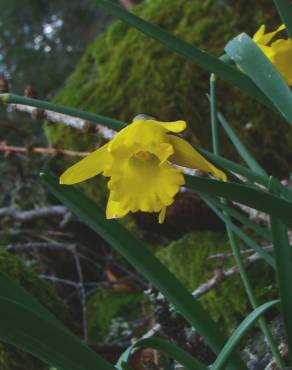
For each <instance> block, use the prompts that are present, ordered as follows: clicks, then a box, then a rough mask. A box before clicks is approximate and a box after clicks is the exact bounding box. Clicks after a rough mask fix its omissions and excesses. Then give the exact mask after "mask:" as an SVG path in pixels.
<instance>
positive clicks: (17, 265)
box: [0, 247, 66, 370]
mask: <svg viewBox="0 0 292 370" xmlns="http://www.w3.org/2000/svg"><path fill="white" fill-rule="evenodd" d="M0 271H1V272H2V273H4V274H6V275H7V276H9V277H10V278H11V279H13V280H14V281H15V282H16V283H18V284H19V285H21V286H22V287H23V288H24V289H25V290H27V291H28V292H29V293H31V294H32V295H33V296H34V297H35V298H37V299H38V300H39V301H40V302H41V303H42V304H43V305H44V306H45V307H46V308H48V309H49V310H50V311H51V312H52V313H53V314H55V316H57V317H58V318H59V319H60V320H64V319H65V317H66V308H65V306H64V304H63V302H62V301H61V299H59V298H58V296H57V294H56V292H55V290H54V288H53V287H52V285H50V284H48V283H46V282H45V281H44V280H42V279H40V278H39V277H38V275H37V272H36V271H35V270H34V269H33V268H31V267H26V266H25V265H24V264H23V262H22V261H21V260H20V259H19V258H18V257H16V256H13V255H12V254H10V253H8V252H7V251H6V250H5V249H4V248H2V247H0ZM0 369H1V370H16V369H17V370H27V369H29V370H45V369H48V366H47V365H45V364H44V363H43V362H41V361H39V360H38V359H36V358H34V357H33V356H31V355H29V354H26V353H24V352H22V351H19V350H17V349H16V348H15V347H14V346H11V345H8V344H4V343H0Z"/></svg>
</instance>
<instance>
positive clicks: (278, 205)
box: [185, 176, 292, 227]
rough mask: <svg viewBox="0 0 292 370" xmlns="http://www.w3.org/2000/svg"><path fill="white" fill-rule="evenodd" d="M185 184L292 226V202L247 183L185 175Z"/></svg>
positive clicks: (191, 188) (192, 188)
mask: <svg viewBox="0 0 292 370" xmlns="http://www.w3.org/2000/svg"><path fill="white" fill-rule="evenodd" d="M185 179H186V186H187V187H188V188H189V189H190V190H194V191H197V192H200V193H203V194H207V195H211V196H215V197H223V198H226V199H228V200H231V201H235V202H238V203H242V204H244V205H246V206H249V207H251V208H255V209H258V210H259V211H262V212H265V213H268V214H270V215H273V216H274V217H278V218H279V219H281V220H282V221H283V222H284V224H285V225H287V226H289V227H292V203H291V202H288V201H287V200H285V199H281V198H280V197H278V196H275V195H272V194H269V193H268V192H265V191H263V190H260V189H255V188H251V187H250V186H248V185H241V184H234V183H224V182H222V181H216V180H210V179H206V178H201V177H195V176H185Z"/></svg>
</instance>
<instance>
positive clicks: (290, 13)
mask: <svg viewBox="0 0 292 370" xmlns="http://www.w3.org/2000/svg"><path fill="white" fill-rule="evenodd" d="M274 3H275V5H276V8H277V10H278V12H279V14H280V17H281V19H282V21H283V23H285V25H286V28H287V31H288V35H289V37H290V38H292V2H291V0H274Z"/></svg>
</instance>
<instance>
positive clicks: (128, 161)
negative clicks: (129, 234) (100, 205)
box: [60, 119, 226, 223]
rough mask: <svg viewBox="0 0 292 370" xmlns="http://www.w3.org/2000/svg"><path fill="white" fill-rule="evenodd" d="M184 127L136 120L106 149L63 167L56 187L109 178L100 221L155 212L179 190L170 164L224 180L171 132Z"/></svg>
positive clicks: (179, 179) (181, 181)
mask: <svg viewBox="0 0 292 370" xmlns="http://www.w3.org/2000/svg"><path fill="white" fill-rule="evenodd" d="M185 128H186V123H185V122H184V121H177V122H159V121H155V120H153V119H149V120H145V119H138V120H136V121H134V122H133V123H131V124H130V125H128V126H127V127H126V128H124V129H123V130H121V131H120V132H119V133H117V135H116V136H115V137H114V138H113V139H112V140H111V141H110V142H108V143H107V144H105V145H104V146H102V147H101V148H99V149H97V150H96V151H94V152H93V153H91V154H89V155H88V156H87V157H85V158H83V159H82V160H81V161H79V162H77V163H76V164H74V165H73V166H72V167H70V168H68V169H67V170H66V171H65V172H64V173H63V174H62V175H61V177H60V183H61V184H66V185H71V184H76V183H79V182H81V181H84V180H87V179H89V178H91V177H93V176H96V175H98V174H99V173H101V172H103V175H104V176H107V177H110V180H109V182H108V188H109V189H110V195H109V200H108V204H107V209H106V217H107V218H108V219H111V218H119V217H123V216H125V215H126V214H127V213H129V212H137V211H139V210H140V211H143V212H159V223H163V221H164V219H165V213H166V207H168V206H169V205H170V204H171V203H173V201H174V196H175V195H176V194H177V192H178V191H179V188H180V186H182V185H184V177H183V174H182V171H181V170H180V169H178V168H177V167H175V166H173V165H172V164H176V165H179V166H184V167H188V168H196V169H199V170H202V171H205V172H209V173H211V174H213V175H215V176H217V177H218V178H220V179H222V180H224V181H226V175H225V174H224V173H223V172H222V171H220V170H219V169H217V168H216V167H215V166H213V165H212V164H211V163H210V162H208V161H207V160H206V159H205V158H204V157H203V156H202V155H201V154H200V153H198V152H197V151H196V150H195V149H194V148H193V147H192V146H191V145H190V144H189V143H188V142H186V141H185V140H183V139H181V138H180V137H178V136H175V135H173V134H171V133H179V132H181V131H183V130H184V129H185Z"/></svg>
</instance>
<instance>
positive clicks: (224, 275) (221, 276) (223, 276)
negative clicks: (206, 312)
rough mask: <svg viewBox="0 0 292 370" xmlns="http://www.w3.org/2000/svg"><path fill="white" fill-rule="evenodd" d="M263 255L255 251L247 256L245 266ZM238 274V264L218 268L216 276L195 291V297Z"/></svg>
mask: <svg viewBox="0 0 292 370" xmlns="http://www.w3.org/2000/svg"><path fill="white" fill-rule="evenodd" d="M261 259H262V257H261V256H260V255H259V254H258V253H254V254H252V255H251V256H249V257H247V258H246V259H245V261H244V264H245V267H248V266H250V265H251V264H253V263H255V262H257V261H259V260H261ZM237 274H238V268H237V266H232V267H230V268H229V269H227V270H224V271H221V270H217V271H215V274H214V276H213V277H212V278H211V279H209V280H208V281H207V282H205V283H203V284H201V285H200V286H199V287H198V288H197V289H196V290H195V291H194V292H193V293H192V295H193V296H194V297H195V298H198V297H201V296H202V295H204V294H206V293H208V292H209V291H210V290H211V289H213V288H215V287H217V286H218V285H220V284H222V283H223V281H225V280H227V279H229V278H230V277H232V276H235V275H237Z"/></svg>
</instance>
